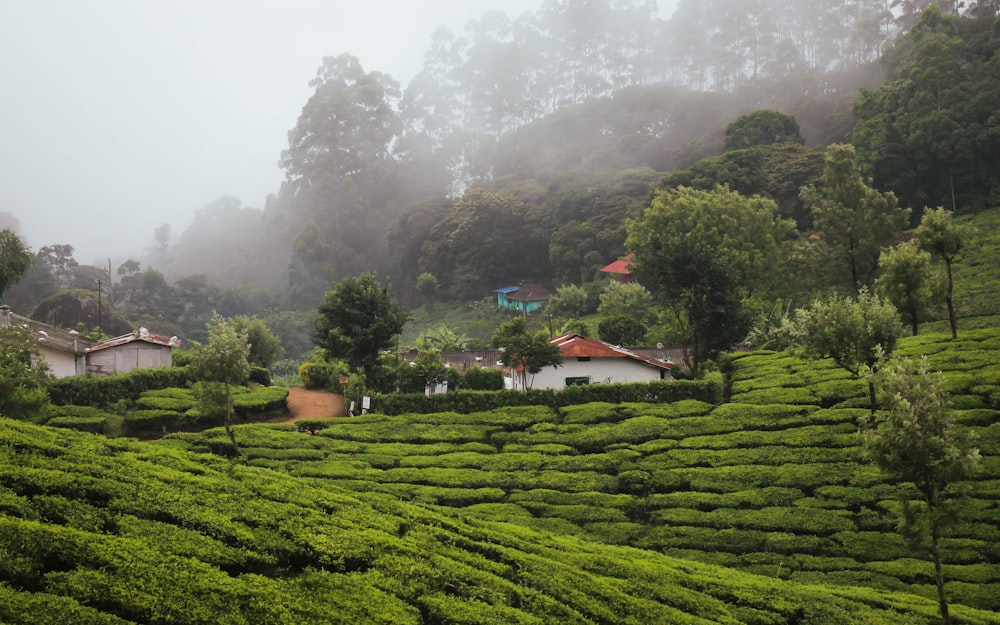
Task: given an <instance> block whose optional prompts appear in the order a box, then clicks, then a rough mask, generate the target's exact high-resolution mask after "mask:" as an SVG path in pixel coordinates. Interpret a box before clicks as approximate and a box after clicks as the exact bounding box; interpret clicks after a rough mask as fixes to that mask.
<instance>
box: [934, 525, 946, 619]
mask: <svg viewBox="0 0 1000 625" xmlns="http://www.w3.org/2000/svg"><path fill="white" fill-rule="evenodd" d="M932 523H934V522H933V521H932ZM931 555H932V556H933V557H934V582H935V583H936V584H937V593H938V607H940V608H941V620H942V622H943V623H944V625H951V616H950V615H949V614H948V600H947V599H946V598H945V594H944V572H943V571H942V570H941V554H940V553H938V531H937V527H936V526H935V527H933V528H932V529H931Z"/></svg>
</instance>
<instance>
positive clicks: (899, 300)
mask: <svg viewBox="0 0 1000 625" xmlns="http://www.w3.org/2000/svg"><path fill="white" fill-rule="evenodd" d="M879 267H880V268H881V271H882V275H880V276H879V277H878V279H877V280H876V281H875V289H876V291H877V292H879V293H881V294H882V295H883V296H884V297H885V298H886V299H888V300H889V302H891V303H892V305H893V306H895V307H896V310H898V311H899V314H900V316H901V317H902V319H903V323H905V324H906V325H908V326H910V329H911V330H912V333H913V334H914V335H916V334H917V331H918V329H919V327H920V323H921V322H922V321H926V320H927V319H928V318H929V317H930V314H931V310H932V308H933V306H934V304H935V303H937V301H939V300H938V298H937V294H938V293H939V292H940V291H941V290H943V289H942V288H941V285H940V284H939V283H938V281H937V280H935V279H934V278H935V277H934V276H933V275H932V274H931V256H930V254H928V253H927V252H921V251H920V250H919V249H918V247H917V244H916V242H915V241H909V242H906V243H900V244H899V245H897V246H896V247H894V248H891V249H887V250H883V251H882V254H881V255H880V256H879ZM936 300H937V301H936Z"/></svg>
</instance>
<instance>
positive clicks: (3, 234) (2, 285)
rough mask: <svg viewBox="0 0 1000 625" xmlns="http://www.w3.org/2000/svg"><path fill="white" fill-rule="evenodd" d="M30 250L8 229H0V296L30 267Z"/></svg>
mask: <svg viewBox="0 0 1000 625" xmlns="http://www.w3.org/2000/svg"><path fill="white" fill-rule="evenodd" d="M31 260H32V256H31V250H30V249H28V246H26V245H25V244H24V241H22V240H21V237H19V236H17V234H16V233H15V232H14V231H13V230H11V229H9V228H4V229H3V230H0V298H2V297H3V294H4V293H5V292H6V291H7V289H8V288H10V286H11V285H13V284H16V283H17V281H18V280H20V279H21V277H22V276H23V275H24V274H25V273H26V272H27V271H28V269H29V268H30V267H31Z"/></svg>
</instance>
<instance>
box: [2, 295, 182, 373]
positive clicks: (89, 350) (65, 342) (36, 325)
mask: <svg viewBox="0 0 1000 625" xmlns="http://www.w3.org/2000/svg"><path fill="white" fill-rule="evenodd" d="M10 325H16V326H18V327H20V328H22V329H24V330H26V331H28V332H30V333H31V336H32V337H33V338H34V339H35V341H37V343H36V344H37V346H38V352H39V354H40V355H41V357H42V359H43V360H44V361H45V363H46V364H47V365H48V366H49V371H50V372H51V373H52V375H53V376H55V377H57V378H68V377H70V376H74V375H110V374H112V373H124V372H126V371H131V370H132V369H151V368H155V367H169V366H170V365H171V363H172V361H173V356H172V351H171V350H172V349H173V348H174V347H177V346H179V345H180V341H179V340H178V339H177V337H175V336H174V337H170V338H167V337H165V336H159V335H156V334H150V332H149V331H148V330H146V328H139V329H138V330H136V331H134V332H132V333H130V334H125V335H123V336H119V337H116V338H113V339H109V340H107V341H102V342H100V343H98V342H95V341H92V340H90V339H87V338H84V337H82V336H80V334H79V333H78V332H76V331H75V330H70V331H67V330H62V329H60V328H57V327H55V326H51V325H49V324H47V323H41V322H39V321H35V320H33V319H29V318H28V317H22V316H21V315H16V314H14V313H12V312H11V310H10V306H7V305H6V304H3V305H0V327H4V326H10Z"/></svg>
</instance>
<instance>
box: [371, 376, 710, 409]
mask: <svg viewBox="0 0 1000 625" xmlns="http://www.w3.org/2000/svg"><path fill="white" fill-rule="evenodd" d="M720 392H721V390H720V386H719V382H718V380H673V381H668V382H648V383H637V384H587V385H581V386H571V387H568V388H565V389H563V390H561V391H553V390H550V389H545V390H541V389H530V390H529V391H528V392H523V393H522V392H520V391H510V390H506V391H472V390H469V391H456V392H449V393H445V394H441V395H431V396H430V397H425V396H424V395H423V394H409V395H408V394H393V395H379V396H377V397H375V398H374V399H373V400H372V403H373V405H372V409H373V410H375V411H376V412H378V413H380V414H386V415H398V414H411V413H434V412H445V411H454V412H460V413H467V412H480V411H484V410H494V409H496V408H499V407H503V406H533V405H538V406H551V407H553V408H555V407H561V406H573V405H576V404H584V403H589V402H595V401H596V402H610V403H623V402H663V403H670V402H676V401H682V400H686V399H697V400H700V401H704V402H717V401H718V400H719V394H720Z"/></svg>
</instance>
